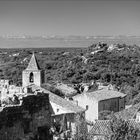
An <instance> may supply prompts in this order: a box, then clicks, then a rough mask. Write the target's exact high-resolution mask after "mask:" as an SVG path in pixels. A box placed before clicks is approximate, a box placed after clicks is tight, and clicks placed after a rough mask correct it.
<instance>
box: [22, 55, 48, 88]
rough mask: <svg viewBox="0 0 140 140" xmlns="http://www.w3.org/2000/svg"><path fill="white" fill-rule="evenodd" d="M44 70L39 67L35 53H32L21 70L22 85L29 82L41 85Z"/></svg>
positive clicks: (43, 80)
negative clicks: (25, 66)
mask: <svg viewBox="0 0 140 140" xmlns="http://www.w3.org/2000/svg"><path fill="white" fill-rule="evenodd" d="M44 78H45V77H44V71H43V70H41V69H40V67H39V65H38V62H37V59H36V57H35V54H34V53H33V55H32V57H31V60H30V62H29V64H28V66H27V68H26V69H25V70H24V71H23V72H22V87H26V86H28V85H30V84H35V85H37V86H41V84H43V83H44V82H45V79H44Z"/></svg>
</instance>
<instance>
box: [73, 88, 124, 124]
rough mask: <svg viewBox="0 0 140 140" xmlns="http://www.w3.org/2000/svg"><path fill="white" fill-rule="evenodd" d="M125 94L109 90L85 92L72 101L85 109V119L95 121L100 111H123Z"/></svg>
mask: <svg viewBox="0 0 140 140" xmlns="http://www.w3.org/2000/svg"><path fill="white" fill-rule="evenodd" d="M125 96H126V95H125V94H123V93H120V92H118V91H114V90H110V89H102V90H97V91H93V92H86V93H83V94H79V95H76V96H74V97H73V99H74V101H75V102H77V104H78V105H79V106H81V107H83V108H85V109H86V119H87V120H88V121H91V122H93V121H95V120H97V119H100V118H99V113H100V112H102V111H113V112H118V111H120V110H123V109H125Z"/></svg>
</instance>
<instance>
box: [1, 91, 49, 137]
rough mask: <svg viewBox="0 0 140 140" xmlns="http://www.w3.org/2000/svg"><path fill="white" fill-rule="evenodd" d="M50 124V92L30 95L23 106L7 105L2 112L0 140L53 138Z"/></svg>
mask: <svg viewBox="0 0 140 140" xmlns="http://www.w3.org/2000/svg"><path fill="white" fill-rule="evenodd" d="M50 126H51V115H50V110H49V98H48V94H41V93H39V94H38V95H29V96H27V97H24V98H23V103H22V105H21V106H10V107H5V108H4V109H3V110H2V111H1V112H0V140H25V139H26V140H28V139H30V138H29V137H32V138H35V140H38V139H39V138H40V140H46V139H49V140H51V136H50V135H49V129H50Z"/></svg>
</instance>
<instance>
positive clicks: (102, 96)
mask: <svg viewBox="0 0 140 140" xmlns="http://www.w3.org/2000/svg"><path fill="white" fill-rule="evenodd" d="M84 94H86V95H87V96H88V97H90V98H94V99H96V100H97V101H102V100H107V99H111V98H118V97H125V96H126V94H123V93H121V92H118V91H115V90H109V89H101V90H96V91H93V92H86V93H83V94H79V95H77V96H83V95H84ZM75 97H76V96H75Z"/></svg>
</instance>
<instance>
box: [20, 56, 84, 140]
mask: <svg viewBox="0 0 140 140" xmlns="http://www.w3.org/2000/svg"><path fill="white" fill-rule="evenodd" d="M42 79H43V80H44V79H45V76H44V74H41V69H40V68H39V65H38V62H37V59H36V57H35V55H34V54H33V55H32V57H31V60H30V62H29V65H28V66H27V68H26V70H24V71H23V74H22V80H23V88H24V92H25V93H27V94H28V93H33V94H36V93H37V92H41V93H48V94H49V100H50V110H51V117H52V123H53V124H54V123H56V122H57V123H58V124H57V125H60V126H62V128H63V129H62V128H61V129H60V130H59V132H57V134H60V133H62V132H64V133H62V134H63V138H64V137H65V136H64V134H65V133H67V131H68V132H70V137H72V138H74V137H76V136H78V135H80V137H82V138H83V139H86V133H87V127H86V122H85V111H86V110H85V109H83V108H82V107H80V106H77V105H76V104H75V103H74V102H72V101H68V100H65V99H63V98H61V97H60V96H58V95H56V94H54V93H52V92H50V91H48V90H46V89H44V88H42V87H41V85H42V84H43V83H44V81H43V80H42ZM73 91H74V90H73ZM74 92H75V91H74ZM61 122H62V123H61Z"/></svg>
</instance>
